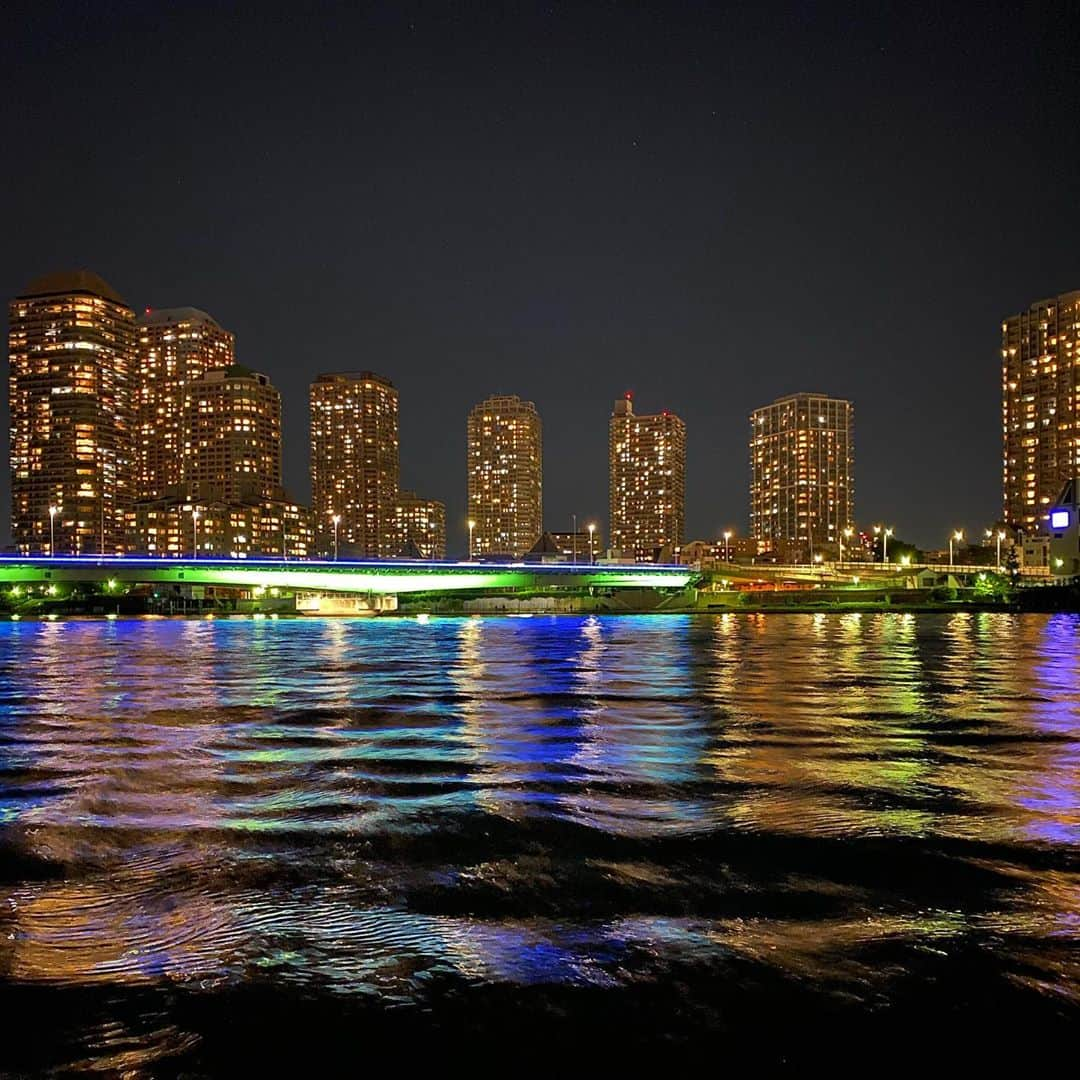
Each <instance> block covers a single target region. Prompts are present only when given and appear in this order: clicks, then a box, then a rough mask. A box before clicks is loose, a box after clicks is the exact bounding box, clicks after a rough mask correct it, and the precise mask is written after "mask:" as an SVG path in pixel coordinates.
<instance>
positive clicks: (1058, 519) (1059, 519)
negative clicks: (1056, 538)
mask: <svg viewBox="0 0 1080 1080" xmlns="http://www.w3.org/2000/svg"><path fill="white" fill-rule="evenodd" d="M1068 527H1069V511H1068V510H1051V511H1050V528H1052V529H1067V528H1068Z"/></svg>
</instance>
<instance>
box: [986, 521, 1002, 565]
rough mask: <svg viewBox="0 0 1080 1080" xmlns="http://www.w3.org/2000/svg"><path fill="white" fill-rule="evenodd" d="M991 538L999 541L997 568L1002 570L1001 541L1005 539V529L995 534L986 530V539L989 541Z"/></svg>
mask: <svg viewBox="0 0 1080 1080" xmlns="http://www.w3.org/2000/svg"><path fill="white" fill-rule="evenodd" d="M991 537H995V538H996V539H997V568H998V569H999V570H1000V569H1001V541H1002V540H1004V539H1005V530H1004V529H998V531H997V532H996V533H995V532H994V530H993V529H987V530H986V539H987V540H989V539H990V538H991Z"/></svg>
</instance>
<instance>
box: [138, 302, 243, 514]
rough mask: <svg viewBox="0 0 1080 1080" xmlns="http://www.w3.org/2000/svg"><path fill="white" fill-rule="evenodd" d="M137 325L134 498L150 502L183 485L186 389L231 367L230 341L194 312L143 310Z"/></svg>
mask: <svg viewBox="0 0 1080 1080" xmlns="http://www.w3.org/2000/svg"><path fill="white" fill-rule="evenodd" d="M136 323H137V325H138V368H137V376H136V380H135V443H136V479H135V497H136V498H138V499H154V498H157V497H159V496H161V495H164V494H166V492H168V491H170V490H178V489H179V487H180V484H181V482H182V480H183V461H184V435H183V428H184V400H185V395H186V392H187V388H188V387H189V386H190V385H191V383H192V382H194V381H195V380H196V379H200V378H202V376H203V375H205V374H206V372H208V371H213V370H215V369H224V368H228V367H230V366H231V365H232V364H233V363H234V344H235V342H234V338H233V335H232V334H230V333H229V331H228V330H222V328H221V327H220V326H218V324H217V323H216V322H215V321H214V320H213V319H212V318H210V316H209V315H207V314H206V312H204V311H198V310H196V309H195V308H170V309H167V310H160V311H151V310H150V309H149V308H148V309H147V310H146V312H145V314H143V315H140V316H139V317H138V318H137V319H136Z"/></svg>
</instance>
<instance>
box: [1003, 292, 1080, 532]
mask: <svg viewBox="0 0 1080 1080" xmlns="http://www.w3.org/2000/svg"><path fill="white" fill-rule="evenodd" d="M1001 426H1002V503H1003V515H1004V519H1005V521H1007V522H1008V523H1009V524H1010V525H1013V526H1014V527H1016V528H1019V529H1023V530H1024V531H1025V532H1029V533H1030V532H1044V533H1045V532H1046V531H1047V521H1048V516H1049V513H1050V509H1051V504H1052V503H1053V501H1054V500H1055V499H1056V498H1057V497H1058V495H1059V493H1060V492H1061V490H1062V488H1063V487H1064V485H1065V484H1066V482H1068V481H1069V480H1071V479H1072V478H1073V477H1074V476H1077V475H1080V292H1069V293H1063V294H1062V295H1061V296H1056V297H1053V298H1052V299H1050V300H1039V301H1037V302H1036V303H1034V304H1032V305H1031V307H1029V308H1028V310H1027V311H1024V312H1021V313H1020V314H1019V315H1012V316H1010V317H1009V318H1007V319H1005V321H1004V322H1003V323H1002V324H1001Z"/></svg>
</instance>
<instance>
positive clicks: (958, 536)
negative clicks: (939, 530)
mask: <svg viewBox="0 0 1080 1080" xmlns="http://www.w3.org/2000/svg"><path fill="white" fill-rule="evenodd" d="M963 539H964V530H963V529H954V530H953V531H952V532H951V533H949V565H950V566H952V565H953V559H954V557H955V556H954V553H953V541H954V540H955V541H956V543H960V541H961V540H963Z"/></svg>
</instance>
